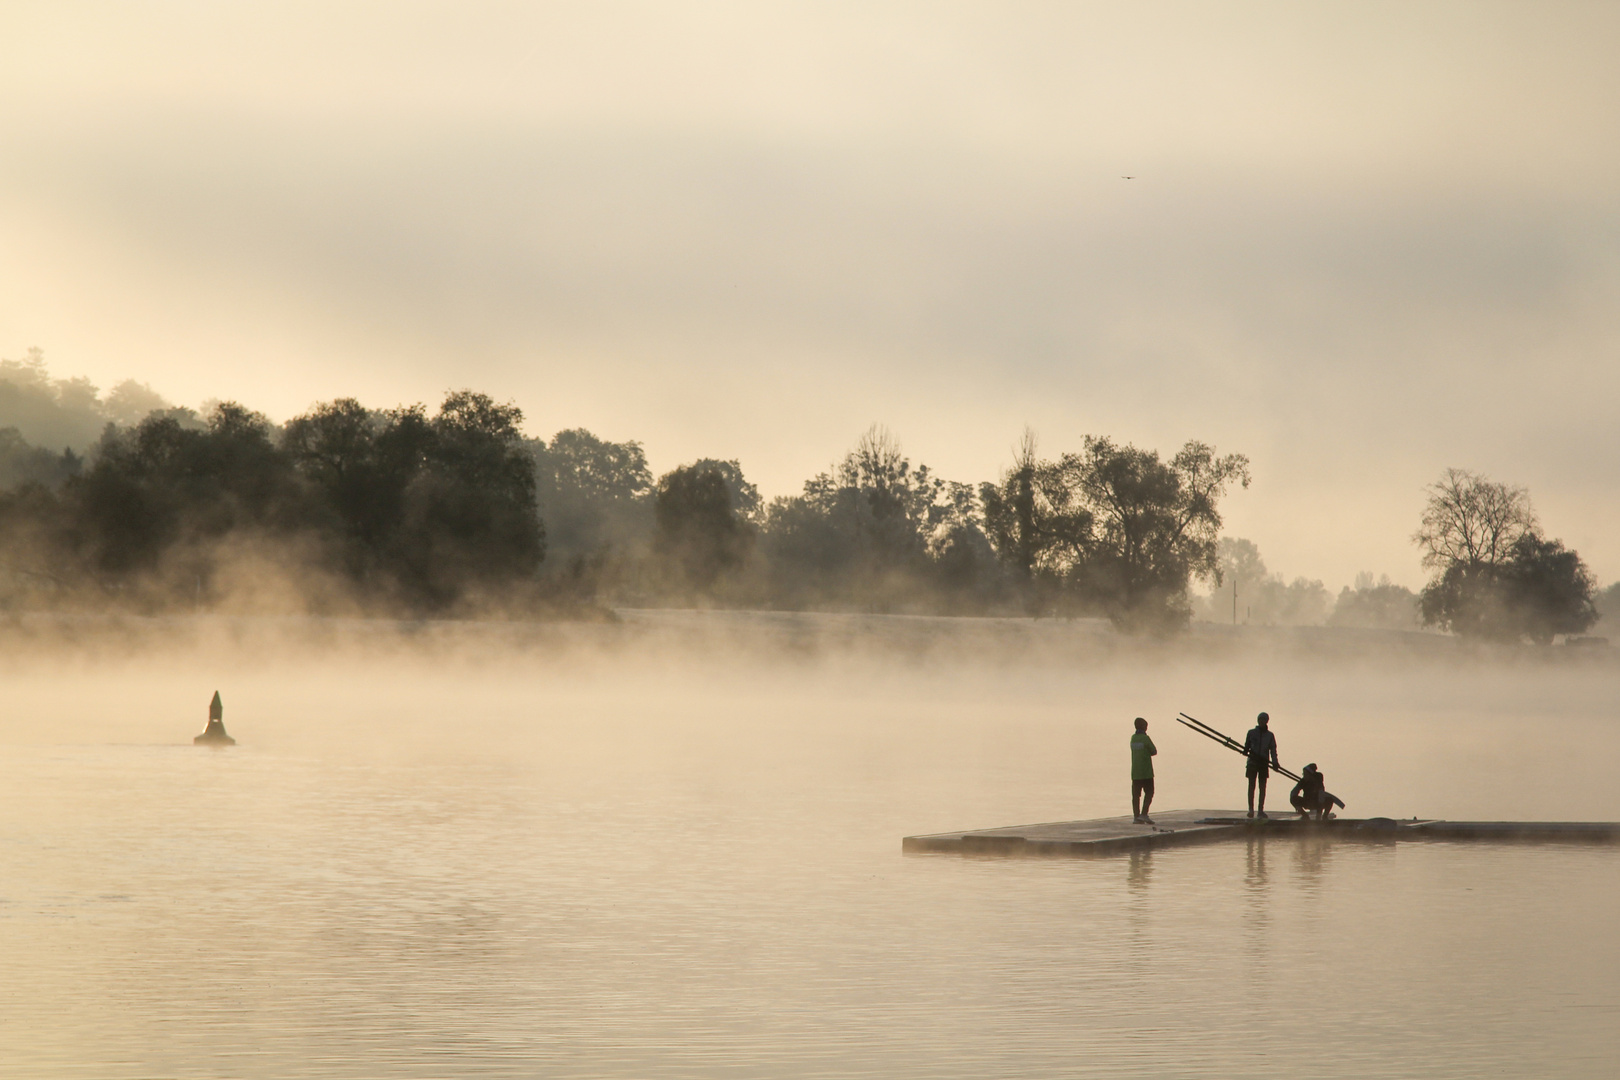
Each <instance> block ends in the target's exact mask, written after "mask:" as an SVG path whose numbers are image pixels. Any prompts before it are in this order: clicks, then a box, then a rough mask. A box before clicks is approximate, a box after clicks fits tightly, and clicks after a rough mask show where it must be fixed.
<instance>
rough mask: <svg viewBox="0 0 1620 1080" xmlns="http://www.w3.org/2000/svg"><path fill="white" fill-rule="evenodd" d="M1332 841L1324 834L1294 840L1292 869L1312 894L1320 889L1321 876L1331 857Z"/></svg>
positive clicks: (1306, 889)
mask: <svg viewBox="0 0 1620 1080" xmlns="http://www.w3.org/2000/svg"><path fill="white" fill-rule="evenodd" d="M1332 849H1333V841H1331V840H1329V839H1328V838H1327V837H1325V836H1302V837H1300V838H1299V839H1298V840H1296V841H1294V869H1295V870H1296V871H1298V873H1299V879H1300V883H1301V884H1302V885H1303V886H1304V887H1305V891H1306V892H1308V893H1310V894H1311V895H1312V896H1315V895H1316V894H1318V893H1320V892H1321V891H1322V876H1323V873H1324V871H1326V869H1327V864H1328V860H1329V859H1330V858H1331V857H1332Z"/></svg>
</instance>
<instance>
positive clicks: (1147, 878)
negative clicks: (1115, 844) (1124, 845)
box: [1125, 851, 1153, 893]
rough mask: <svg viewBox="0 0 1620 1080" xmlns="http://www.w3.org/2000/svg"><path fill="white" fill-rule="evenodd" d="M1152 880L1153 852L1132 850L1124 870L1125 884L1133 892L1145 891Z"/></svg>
mask: <svg viewBox="0 0 1620 1080" xmlns="http://www.w3.org/2000/svg"><path fill="white" fill-rule="evenodd" d="M1152 880H1153V852H1151V851H1133V852H1131V853H1130V864H1129V865H1128V866H1127V867H1126V870H1125V884H1126V885H1127V886H1129V887H1130V890H1131V892H1133V893H1146V892H1147V887H1148V884H1149V883H1150V882H1151V881H1152Z"/></svg>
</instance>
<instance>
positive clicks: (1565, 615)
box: [1412, 469, 1597, 643]
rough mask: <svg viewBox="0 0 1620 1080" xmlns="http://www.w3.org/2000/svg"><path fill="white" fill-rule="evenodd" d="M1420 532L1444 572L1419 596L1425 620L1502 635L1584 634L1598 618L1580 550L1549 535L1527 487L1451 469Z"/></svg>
mask: <svg viewBox="0 0 1620 1080" xmlns="http://www.w3.org/2000/svg"><path fill="white" fill-rule="evenodd" d="M1428 490H1429V502H1428V505H1427V506H1426V507H1425V509H1424V513H1423V518H1422V527H1421V528H1420V529H1419V530H1418V532H1417V533H1416V534H1414V536H1413V537H1412V539H1413V541H1414V542H1415V543H1417V544H1418V545H1419V546H1420V547H1422V548H1423V553H1424V554H1423V564H1424V565H1425V566H1426V567H1428V568H1430V569H1433V570H1437V571H1438V573H1437V574H1436V576H1435V577H1434V578H1432V579H1431V580H1430V582H1429V584H1428V585H1426V586H1425V587H1424V589H1423V592H1422V593H1421V594H1420V595H1419V607H1420V611H1421V613H1422V616H1423V622H1424V624H1425V625H1430V626H1438V627H1440V628H1441V629H1443V630H1450V631H1452V632H1453V633H1455V634H1458V635H1459V636H1462V637H1472V638H1482V639H1486V640H1495V641H1517V640H1519V639H1520V638H1529V639H1530V640H1531V641H1534V642H1539V643H1546V642H1549V641H1551V640H1552V638H1553V635H1554V634H1561V633H1580V632H1582V631H1584V630H1586V629H1587V628H1588V627H1590V626H1591V625H1592V624H1593V623H1594V622H1596V621H1597V611H1596V609H1595V608H1594V607H1593V596H1594V593H1595V591H1596V589H1595V583H1594V582H1593V579H1592V575H1591V573H1590V572H1589V571H1588V570H1587V568H1586V565H1585V563H1583V562H1582V561H1581V558H1580V556H1579V555H1577V554H1576V553H1575V552H1574V551H1570V550H1568V549H1567V548H1565V547H1564V546H1563V544H1562V543H1560V542H1559V541H1557V540H1547V539H1544V538H1543V537H1542V536H1541V535H1540V532H1539V527H1538V524H1537V522H1536V516H1535V511H1534V510H1533V509H1532V508H1531V505H1530V497H1529V494H1528V493H1527V492H1526V491H1525V489H1524V488H1515V487H1510V486H1508V485H1506V484H1501V483H1497V482H1494V481H1491V480H1487V479H1486V478H1485V477H1483V476H1480V475H1479V474H1477V473H1471V472H1467V471H1465V470H1461V469H1447V470H1446V472H1445V474H1444V476H1442V477H1441V479H1440V481H1439V482H1438V483H1436V484H1432V485H1430V487H1429V489H1428Z"/></svg>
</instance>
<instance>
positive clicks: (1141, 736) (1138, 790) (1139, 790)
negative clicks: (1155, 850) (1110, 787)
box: [1131, 716, 1159, 825]
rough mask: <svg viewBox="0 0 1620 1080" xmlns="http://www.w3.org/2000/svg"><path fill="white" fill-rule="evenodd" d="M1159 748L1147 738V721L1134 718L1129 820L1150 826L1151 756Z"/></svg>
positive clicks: (1151, 793) (1151, 800) (1151, 794)
mask: <svg viewBox="0 0 1620 1080" xmlns="http://www.w3.org/2000/svg"><path fill="white" fill-rule="evenodd" d="M1158 752H1159V748H1158V747H1156V746H1154V745H1153V740H1152V739H1150V738H1148V733H1147V721H1146V720H1144V719H1142V718H1141V717H1140V716H1138V717H1137V718H1136V734H1135V735H1132V736H1131V820H1132V821H1134V822H1136V824H1138V825H1151V824H1153V819H1152V818H1150V817H1148V807H1150V806H1152V805H1153V756H1154V755H1155V754H1157V753H1158Z"/></svg>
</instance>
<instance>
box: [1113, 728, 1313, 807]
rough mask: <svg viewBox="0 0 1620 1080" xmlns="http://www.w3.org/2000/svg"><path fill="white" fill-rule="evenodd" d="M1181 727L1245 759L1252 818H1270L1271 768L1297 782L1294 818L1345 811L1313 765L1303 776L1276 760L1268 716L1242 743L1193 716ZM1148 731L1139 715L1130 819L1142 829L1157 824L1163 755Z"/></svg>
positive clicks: (1292, 793) (1133, 750) (1292, 794)
mask: <svg viewBox="0 0 1620 1080" xmlns="http://www.w3.org/2000/svg"><path fill="white" fill-rule="evenodd" d="M1185 715H1186V714H1183V716H1185ZM1178 719H1180V718H1178ZM1189 721H1190V722H1189ZM1180 722H1181V723H1182V724H1183V725H1184V726H1186V727H1190V728H1192V729H1193V730H1194V731H1197V732H1198V733H1199V734H1201V735H1206V736H1208V737H1209V738H1211V739H1214V740H1215V741H1216V742H1219V743H1222V744H1223V745H1225V746H1226V747H1228V748H1229V749H1232V750H1237V751H1238V752H1239V753H1241V754H1242V755H1243V757H1244V761H1245V765H1244V770H1243V771H1244V774H1245V775H1246V776H1247V777H1248V779H1249V816H1250V817H1251V818H1253V817H1259V818H1265V817H1267V816H1268V815H1267V814H1266V779H1267V778H1268V777H1269V776H1270V775H1271V771H1272V770H1273V769H1275V770H1276V771H1278V772H1280V773H1282V774H1283V775H1284V776H1286V777H1288V778H1289V779H1291V780H1294V781H1295V784H1294V790H1292V791H1290V792H1289V793H1288V801H1289V802H1290V803H1292V804H1293V807H1294V811H1295V813H1297V814H1299V816H1300V817H1302V818H1309V817H1314V818H1315V819H1316V820H1318V821H1322V820H1325V819H1327V818H1331V817H1333V816H1334V814H1333V808H1334V807H1335V806H1337V807H1339V808H1340V809H1343V808H1344V801H1343V800H1342V799H1340V798H1338V797H1337V796H1335V795H1333V794H1331V793H1329V792H1328V790H1327V787H1326V782H1325V780H1324V778H1323V776H1322V773H1321V771H1320V770H1319V769H1317V767H1316V764H1315V763H1314V762H1313V763H1311V764H1309V765H1307V766H1305V771H1304V773H1302V774H1299V775H1296V774H1294V773H1291V772H1289V771H1288V770H1287V769H1285V768H1283V767H1282V765H1281V764H1280V763H1279V762H1278V760H1277V736H1276V735H1274V734H1272V732H1271V717H1270V716H1268V715H1267V714H1265V713H1261V714H1260V715H1259V716H1258V717H1256V718H1255V724H1254V727H1252V728H1250V729H1249V734H1248V735H1247V736H1245V737H1244V739H1243V742H1242V743H1241V744H1239V743H1238V742H1237V740H1235V739H1231V738H1228V737H1227V736H1225V735H1222V734H1221V733H1220V732H1218V731H1216V730H1215V729H1214V728H1211V727H1209V725H1207V724H1204V723H1201V722H1200V721H1198V720H1193V719H1192V717H1186V719H1181V720H1180ZM1147 728H1148V722H1147V721H1146V720H1144V719H1142V718H1141V717H1140V716H1138V717H1137V718H1136V734H1134V735H1132V736H1131V818H1132V820H1134V821H1135V822H1136V823H1137V824H1139V825H1151V824H1153V819H1152V818H1150V817H1148V807H1149V806H1151V805H1152V804H1153V758H1154V757H1155V756H1156V755H1157V754H1158V752H1159V750H1158V747H1156V746H1154V745H1153V740H1152V739H1150V738H1148V733H1147ZM1256 790H1258V791H1259V794H1260V803H1259V810H1258V811H1257V810H1256V809H1255V792H1256Z"/></svg>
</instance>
